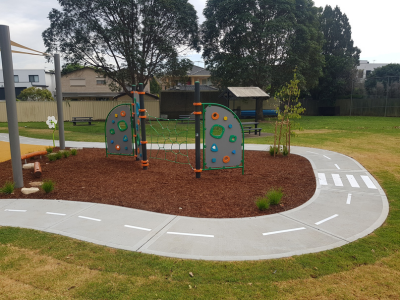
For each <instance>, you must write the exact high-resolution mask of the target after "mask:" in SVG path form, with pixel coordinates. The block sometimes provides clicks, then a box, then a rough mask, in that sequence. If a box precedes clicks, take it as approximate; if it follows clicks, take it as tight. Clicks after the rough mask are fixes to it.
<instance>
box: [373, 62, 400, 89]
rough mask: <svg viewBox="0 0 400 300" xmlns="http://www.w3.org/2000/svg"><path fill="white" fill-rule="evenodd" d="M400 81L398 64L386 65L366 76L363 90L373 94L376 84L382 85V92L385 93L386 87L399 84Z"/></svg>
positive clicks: (399, 66) (399, 65)
mask: <svg viewBox="0 0 400 300" xmlns="http://www.w3.org/2000/svg"><path fill="white" fill-rule="evenodd" d="M399 79H400V64H388V65H386V66H383V67H379V68H376V69H375V70H373V71H372V72H371V74H370V75H368V77H367V79H366V80H365V89H366V90H367V92H368V93H370V94H371V93H373V90H374V89H375V88H376V86H377V84H378V82H380V83H382V84H383V87H384V92H385V94H386V92H387V85H388V84H389V86H390V85H391V84H392V83H394V82H399Z"/></svg>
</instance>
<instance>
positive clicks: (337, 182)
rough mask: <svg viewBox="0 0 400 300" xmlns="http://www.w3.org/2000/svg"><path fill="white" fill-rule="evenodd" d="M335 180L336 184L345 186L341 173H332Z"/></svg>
mask: <svg viewBox="0 0 400 300" xmlns="http://www.w3.org/2000/svg"><path fill="white" fill-rule="evenodd" d="M332 178H333V181H334V182H335V185H336V186H343V182H342V180H341V179H340V176H339V174H332Z"/></svg>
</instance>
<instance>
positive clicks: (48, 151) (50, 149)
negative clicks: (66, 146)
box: [46, 146, 53, 154]
mask: <svg viewBox="0 0 400 300" xmlns="http://www.w3.org/2000/svg"><path fill="white" fill-rule="evenodd" d="M46 151H47V154H49V153H52V152H53V147H51V146H49V147H46Z"/></svg>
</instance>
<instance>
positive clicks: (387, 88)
mask: <svg viewBox="0 0 400 300" xmlns="http://www.w3.org/2000/svg"><path fill="white" fill-rule="evenodd" d="M389 80H390V77H388V83H387V86H386V101H385V117H386V109H387V100H388V95H389Z"/></svg>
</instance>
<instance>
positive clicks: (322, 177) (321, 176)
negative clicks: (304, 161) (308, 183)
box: [318, 173, 328, 185]
mask: <svg viewBox="0 0 400 300" xmlns="http://www.w3.org/2000/svg"><path fill="white" fill-rule="evenodd" d="M318 179H319V184H320V185H328V182H327V181H326V177H325V174H324V173H318Z"/></svg>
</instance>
